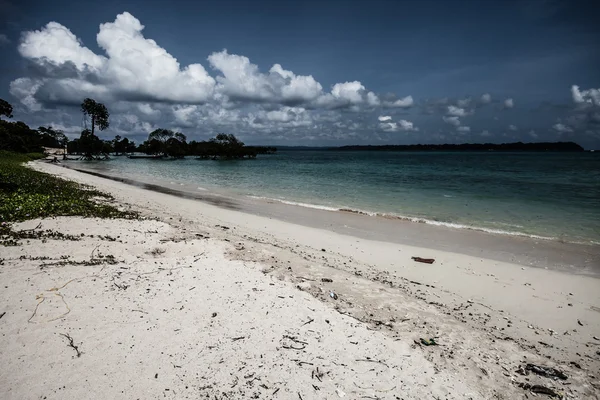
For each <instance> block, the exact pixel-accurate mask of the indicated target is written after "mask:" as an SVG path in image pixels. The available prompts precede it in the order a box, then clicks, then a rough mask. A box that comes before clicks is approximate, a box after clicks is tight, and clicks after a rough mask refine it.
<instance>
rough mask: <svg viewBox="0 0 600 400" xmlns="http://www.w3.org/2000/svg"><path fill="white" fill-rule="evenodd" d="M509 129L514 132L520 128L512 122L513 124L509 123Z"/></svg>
mask: <svg viewBox="0 0 600 400" xmlns="http://www.w3.org/2000/svg"><path fill="white" fill-rule="evenodd" d="M508 130H510V131H513V132H514V131H517V130H518V129H517V127H516V126H515V125H512V124H511V125H509V126H508Z"/></svg>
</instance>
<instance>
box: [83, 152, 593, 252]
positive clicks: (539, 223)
mask: <svg viewBox="0 0 600 400" xmlns="http://www.w3.org/2000/svg"><path fill="white" fill-rule="evenodd" d="M73 163H77V164H79V165H81V166H83V167H85V168H89V169H93V170H98V171H102V172H104V173H107V174H110V175H115V176H126V177H129V178H131V179H143V180H145V181H148V180H151V181H153V182H156V183H158V184H164V185H171V186H173V185H174V186H178V185H185V186H186V187H193V188H194V190H197V191H199V192H206V191H209V192H212V193H215V194H219V195H222V196H232V197H236V196H247V197H250V198H254V199H268V200H270V201H277V202H282V203H287V204H292V205H296V206H299V207H307V208H315V209H324V210H331V211H340V210H342V211H346V212H356V213H361V214H365V215H369V216H372V217H373V218H381V217H384V218H392V219H393V218H398V219H404V220H412V221H415V222H421V223H426V224H433V225H444V226H449V227H453V228H456V229H471V230H481V231H487V232H492V233H496V234H502V235H514V236H530V237H534V238H538V239H545V240H557V241H563V242H572V243H580V244H588V245H592V246H596V245H600V153H590V152H585V153H584V152H582V153H503V152H485V153H483V152H481V153H479V152H393V151H339V150H279V151H278V152H277V153H276V154H273V155H262V156H259V157H258V158H256V159H252V160H226V161H225V160H220V161H217V160H198V159H195V158H193V157H187V158H185V159H180V160H153V159H128V158H127V157H124V156H117V157H112V158H111V159H110V160H108V161H96V162H73Z"/></svg>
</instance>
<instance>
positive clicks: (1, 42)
mask: <svg viewBox="0 0 600 400" xmlns="http://www.w3.org/2000/svg"><path fill="white" fill-rule="evenodd" d="M9 44H10V39H9V38H8V36H6V35H5V34H3V33H0V47H1V46H6V45H9Z"/></svg>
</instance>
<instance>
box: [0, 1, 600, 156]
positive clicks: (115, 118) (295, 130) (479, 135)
mask: <svg viewBox="0 0 600 400" xmlns="http://www.w3.org/2000/svg"><path fill="white" fill-rule="evenodd" d="M27 3H29V4H28V5H27V6H19V5H17V3H10V2H7V1H6V0H0V11H5V15H6V17H5V18H4V19H6V20H3V21H2V23H1V24H0V52H1V53H2V54H3V57H2V61H0V67H1V68H2V69H3V70H4V71H7V72H6V73H3V74H2V75H3V76H2V78H1V79H0V84H1V85H2V86H1V87H0V98H4V99H6V100H7V101H9V102H11V103H12V104H13V106H14V107H15V111H14V115H15V119H16V120H22V121H24V122H26V123H28V124H30V125H32V126H34V127H37V126H41V125H43V126H52V127H54V128H56V129H61V130H63V131H65V133H67V134H68V135H69V136H71V137H77V136H78V134H79V133H80V131H81V129H82V118H81V114H80V112H79V104H80V103H81V101H82V100H83V98H85V97H91V98H94V99H95V100H97V101H100V102H102V103H104V104H105V105H106V106H107V107H108V109H109V111H110V113H111V120H110V128H109V129H107V130H106V131H104V132H102V133H100V135H99V136H101V137H106V138H109V137H114V136H115V135H121V136H127V137H129V138H131V139H133V140H136V141H137V142H139V141H142V140H143V139H144V138H145V137H146V136H147V134H148V133H149V132H151V131H152V130H154V129H156V128H168V129H173V130H176V131H180V132H183V133H184V134H186V135H187V136H188V138H189V139H196V140H203V139H206V138H207V137H210V136H213V135H214V134H215V133H217V132H226V133H233V134H235V135H236V136H238V137H240V138H241V139H242V140H244V141H245V142H247V143H250V144H277V145H305V146H321V145H345V144H367V143H368V144H409V143H464V142H509V141H527V142H529V141H534V142H535V141H557V140H564V141H566V140H572V141H575V142H577V143H579V144H581V145H583V146H584V147H587V148H600V72H598V71H599V70H598V65H599V64H598V61H599V60H600V57H599V56H598V54H596V52H594V51H593V44H594V43H595V40H597V39H599V38H600V35H599V28H598V27H597V26H596V25H594V24H593V23H592V22H593V21H592V20H591V19H589V20H588V19H586V15H587V14H586V13H584V12H583V11H586V10H583V11H582V10H579V11H577V10H575V7H576V6H577V7H579V8H581V6H582V5H586V6H589V7H592V6H591V3H589V2H570V3H569V2H563V1H527V2H519V4H516V3H513V2H506V3H502V2H490V3H488V4H487V5H486V6H483V5H479V6H477V7H480V8H481V9H479V10H473V8H476V7H468V4H467V3H465V2H455V3H453V4H454V6H455V10H454V11H456V12H457V13H456V15H457V20H458V21H457V22H455V23H453V22H452V21H447V22H446V23H445V25H444V26H439V25H436V21H437V19H436V18H434V15H432V16H430V18H431V21H430V22H429V23H427V21H423V26H432V27H433V28H431V29H429V30H428V29H417V28H416V27H414V26H413V24H412V23H410V24H408V26H406V27H403V26H402V25H403V22H402V18H400V19H399V20H398V21H397V25H393V24H392V21H389V20H388V19H387V17H385V16H384V15H383V14H381V15H380V18H382V19H381V20H380V19H377V18H375V17H376V16H377V15H379V14H377V12H376V11H377V10H375V11H373V8H378V7H379V6H382V5H384V3H385V2H368V3H365V2H351V3H348V4H351V6H348V7H350V8H351V10H350V11H348V9H347V8H348V7H345V6H344V5H345V4H346V3H340V2H329V3H327V5H328V6H327V7H323V9H322V11H323V12H324V13H325V14H326V15H327V14H328V13H332V12H334V11H337V12H338V13H340V15H344V14H347V19H349V20H353V19H356V20H357V21H361V19H360V15H359V14H360V12H361V11H362V10H365V12H364V14H365V15H364V16H363V19H362V25H357V26H356V30H358V31H359V33H360V35H361V36H360V38H358V39H356V41H353V40H351V39H352V37H353V36H354V34H352V33H351V32H350V31H348V38H345V37H344V36H343V35H341V33H342V32H346V31H347V30H348V29H351V27H350V26H348V24H349V21H347V20H345V22H339V25H338V26H337V28H338V29H337V30H330V29H326V28H324V27H323V26H322V25H321V24H322V22H323V21H322V17H313V16H311V15H307V13H306V10H301V11H297V10H296V11H295V10H293V9H288V8H285V7H283V6H282V8H277V9H276V10H274V11H273V18H279V17H280V15H279V14H282V15H283V17H282V18H283V20H276V22H271V21H270V22H269V23H267V24H265V26H264V27H262V28H260V29H259V28H257V27H256V26H255V25H252V24H250V25H251V26H253V28H252V30H250V31H247V32H246V31H245V29H246V26H247V24H249V23H250V22H252V23H256V24H258V23H259V21H257V20H256V18H257V16H256V14H254V13H251V12H248V13H247V14H243V13H236V14H232V13H229V14H228V13H227V12H225V11H226V10H223V5H218V4H217V3H213V2H202V3H203V4H204V5H205V7H204V8H203V11H204V13H199V14H197V15H188V13H187V11H186V9H185V7H187V6H186V5H185V4H187V3H182V2H177V1H176V2H174V3H173V4H174V6H173V7H172V8H173V9H171V10H170V11H169V12H166V11H164V8H162V7H165V5H164V4H163V5H161V4H159V3H160V2H156V3H155V2H153V3H151V4H149V5H148V7H146V9H145V10H144V11H141V9H142V4H141V3H140V4H136V3H135V2H134V3H131V4H129V5H128V6H127V7H125V6H121V7H119V5H118V4H117V3H115V4H112V3H111V2H109V3H107V5H106V9H105V10H103V11H102V12H101V13H100V12H98V13H95V12H93V10H87V11H86V10H85V9H84V11H80V12H81V13H85V14H84V16H85V18H83V19H84V20H85V21H86V23H81V22H78V21H77V19H76V18H74V17H75V16H76V15H77V14H76V13H75V11H76V10H75V11H74V10H68V11H61V10H63V8H60V7H58V9H54V10H52V9H48V8H44V7H42V6H41V5H40V6H39V9H38V10H37V12H36V13H35V14H34V15H33V16H30V15H29V14H26V13H25V11H26V10H25V9H24V8H23V7H37V5H38V4H37V2H26V3H25V4H27ZM62 3H64V4H71V3H70V2H66V1H63V2H62ZM229 3H230V4H229V5H230V6H231V2H229ZM234 3H235V2H234ZM257 3H260V2H257ZM257 3H255V4H256V5H258V4H257ZM331 3H335V4H337V7H331ZM573 3H578V4H575V5H574V4H573ZM235 4H236V5H240V4H242V3H235ZM273 4H274V3H272V2H268V1H267V2H264V4H263V5H264V6H273ZM303 4H304V3H303ZM306 4H311V5H313V6H315V7H317V3H314V2H306ZM385 4H387V6H388V7H394V6H393V5H392V3H385ZM403 4H404V5H405V6H406V7H405V8H406V9H405V10H403V11H404V14H403V15H405V14H408V15H409V14H415V15H417V14H418V15H420V13H422V12H423V10H421V9H420V8H419V7H417V6H416V5H415V7H414V9H411V4H412V3H409V2H406V3H403ZM440 4H445V5H447V3H440ZM490 4H494V5H495V6H500V5H502V4H505V5H506V8H509V10H503V12H506V13H510V12H512V11H514V8H515V7H517V6H518V7H519V8H518V9H519V10H520V12H521V14H519V15H518V16H517V17H515V18H514V19H515V21H514V23H515V26H514V27H510V28H509V27H508V26H506V25H504V30H502V29H499V27H498V26H495V25H494V24H492V22H494V21H495V22H499V21H497V18H500V19H501V17H502V15H500V16H494V15H492V14H493V13H496V14H497V12H498V10H495V9H494V7H491V6H490ZM524 4H528V5H529V7H525V8H524ZM20 7H21V8H20ZM219 7H220V8H219ZM361 7H362V8H361ZM440 7H441V6H440ZM461 7H463V8H464V7H467V8H468V10H467V9H465V10H463V11H464V12H465V14H467V11H468V12H469V13H472V12H475V11H478V12H479V13H480V15H481V22H480V23H473V24H474V25H477V26H473V27H471V26H465V25H463V24H464V22H463V23H462V24H461V23H460V21H462V19H461V18H462V17H461V16H460V12H459V11H461ZM511 7H512V8H513V9H510V8H511ZM532 7H533V8H532ZM123 8H124V9H123ZM127 9H128V10H130V11H126V10H127ZM215 9H218V10H220V12H217V11H215ZM317 9H318V8H317ZM398 10H400V9H398ZM244 11H247V10H244ZM379 11H381V12H383V11H385V10H383V9H381V10H379ZM587 11H590V10H587ZM161 12H162V13H166V15H164V20H162V19H161V18H160V15H161V14H160V13H161ZM440 12H441V11H440ZM108 13H112V17H110V18H101V17H100V15H99V14H102V15H108ZM433 13H434V14H435V15H437V14H436V13H435V12H433ZM140 14H141V15H140ZM213 14H216V16H215V15H213ZM267 14H268V13H267ZM501 14H502V13H501ZM142 15H143V16H142ZM386 15H387V13H386ZM173 16H180V17H181V19H182V21H179V23H178V21H176V20H174V18H173ZM437 17H440V18H441V17H442V15H437ZM11 18H12V19H11ZM209 18H210V19H211V21H212V22H209V21H208V19H209ZM215 18H216V19H215ZM219 18H220V20H219ZM232 18H233V19H234V20H239V24H238V25H237V27H238V28H239V31H238V32H237V35H233V34H232V33H231V32H227V33H223V32H221V31H219V30H215V31H214V32H213V35H209V34H207V33H208V32H210V29H209V28H214V24H215V23H218V22H221V23H223V25H224V26H223V30H225V29H233V28H232V26H233V27H234V28H235V26H236V25H235V24H232V23H231V21H230V20H231V19H232ZM261 18H264V17H262V16H261ZM242 19H249V20H250V22H249V21H243V20H242ZM42 21H43V22H42ZM331 21H332V23H333V24H334V25H336V24H338V22H335V20H331ZM557 21H558V22H560V23H557ZM40 22H41V23H40ZM227 22H229V23H227ZM504 22H505V24H506V23H507V22H506V21H504ZM184 23H187V25H185V24H184ZM196 23H197V24H198V25H199V26H200V25H202V24H203V23H204V24H208V26H204V27H196V26H194V24H196ZM286 23H287V24H289V30H287V29H286ZM269 24H272V25H269ZM299 24H301V25H302V29H300V28H299V27H298V26H299ZM390 24H391V25H390ZM380 25H383V26H380ZM309 27H313V28H314V30H316V31H317V33H318V34H317V33H314V34H307V33H306V30H307V29H308V28H309ZM475 28H477V29H483V28H488V29H489V30H494V29H495V31H492V32H491V33H490V32H482V33H481V37H480V38H478V37H475V36H471V35H470V32H468V31H469V30H470V29H475ZM508 29H510V30H512V32H509V31H508ZM338 31H340V32H338ZM444 32H450V33H446V36H444V35H443V34H444ZM526 32H529V34H530V36H532V37H533V39H530V38H528V39H525V38H521V39H520V40H521V41H525V42H528V44H527V45H523V46H516V44H515V43H516V42H515V40H516V38H515V35H516V34H517V33H521V34H523V33H526ZM245 33H247V34H248V35H249V36H250V37H251V38H245V37H244V34H245ZM273 35H279V36H285V37H284V38H282V37H273ZM541 35H546V36H547V37H542V36H541ZM549 35H550V36H549ZM461 38H462V39H463V40H464V42H462V43H461V42H460V40H461ZM559 38H560V40H558V39H559ZM348 39H350V40H348ZM554 39H556V40H554ZM429 40H431V41H434V40H436V41H437V42H430V41H429ZM552 40H554V42H555V43H552ZM286 41H287V42H289V43H287V44H286ZM478 41H480V42H481V43H479V42H478ZM199 42H201V43H202V44H201V45H199V44H198V43H199ZM282 42H283V43H282ZM407 42H411V43H407ZM412 42H415V43H412ZM419 43H420V44H421V45H420V46H419V45H418V44H419ZM390 46H393V47H390ZM493 46H496V47H493ZM510 46H513V48H510ZM515 46H516V47H515ZM338 47H341V48H338ZM353 47H354V48H355V53H353V52H352V48H353ZM486 47H487V50H481V49H482V48H486ZM269 49H272V51H269ZM375 50H379V51H375ZM328 52H329V53H332V54H333V55H334V56H332V54H329V53H328ZM453 52H454V53H453ZM348 54H349V55H351V57H350V58H347V57H342V55H348ZM367 54H368V55H369V57H366V55H367ZM335 55H337V56H335Z"/></svg>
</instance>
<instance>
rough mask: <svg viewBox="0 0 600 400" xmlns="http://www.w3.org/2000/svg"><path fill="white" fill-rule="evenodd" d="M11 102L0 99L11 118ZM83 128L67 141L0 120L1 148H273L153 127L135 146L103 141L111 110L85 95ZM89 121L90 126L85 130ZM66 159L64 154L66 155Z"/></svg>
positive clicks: (195, 151) (214, 152)
mask: <svg viewBox="0 0 600 400" xmlns="http://www.w3.org/2000/svg"><path fill="white" fill-rule="evenodd" d="M12 111H13V108H12V105H11V104H10V103H8V102H7V101H5V100H2V99H0V116H5V117H7V118H9V119H10V118H12V117H13V115H12ZM81 112H82V114H83V117H84V122H85V126H86V129H84V130H83V131H82V132H81V135H80V137H79V138H76V139H73V140H69V139H68V138H67V136H66V135H65V134H64V133H63V132H62V131H60V130H55V129H53V128H51V127H39V128H38V129H32V128H30V127H29V126H28V125H27V124H25V123H24V122H20V121H19V122H12V121H6V120H3V119H0V150H8V151H13V152H19V153H35V152H43V148H44V147H51V148H62V149H66V151H67V153H68V154H70V155H78V156H79V157H81V158H83V159H90V160H91V159H106V158H108V155H109V154H115V155H123V154H131V153H144V154H148V155H153V156H155V157H157V158H166V157H168V158H183V157H185V156H197V157H198V158H201V159H209V158H210V159H240V158H255V157H256V156H257V155H258V154H271V153H274V152H275V151H276V150H277V149H276V148H275V147H263V146H246V145H245V144H244V143H243V142H241V141H240V140H239V139H237V138H236V137H235V136H234V135H232V134H225V133H219V134H218V135H216V136H215V137H214V138H212V139H210V140H208V141H195V140H192V141H190V142H188V141H187V137H186V136H185V135H184V134H183V133H181V132H174V131H172V130H169V129H162V128H159V129H156V130H154V131H152V132H150V134H149V135H148V139H147V140H145V141H144V142H143V143H141V144H139V145H136V143H135V142H134V141H132V140H129V139H128V138H126V137H121V136H119V135H117V136H115V138H114V139H112V140H102V139H100V138H99V137H98V136H97V135H96V131H97V130H99V131H103V130H105V129H107V128H108V127H109V126H110V121H109V119H110V113H109V112H108V109H107V108H106V106H104V104H102V103H99V102H97V101H95V100H94V99H90V98H87V99H85V100H84V101H83V102H82V103H81ZM88 123H89V126H90V129H87V125H88ZM65 158H66V155H65Z"/></svg>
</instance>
